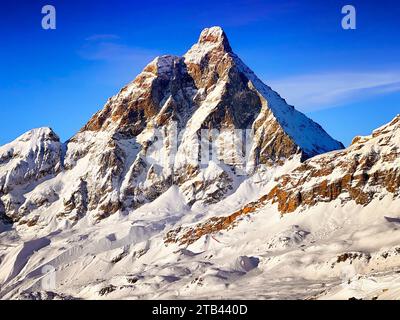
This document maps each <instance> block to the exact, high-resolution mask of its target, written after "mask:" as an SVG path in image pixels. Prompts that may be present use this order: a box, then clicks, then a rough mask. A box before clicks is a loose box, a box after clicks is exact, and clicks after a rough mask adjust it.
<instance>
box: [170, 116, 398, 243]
mask: <svg viewBox="0 0 400 320" xmlns="http://www.w3.org/2000/svg"><path fill="white" fill-rule="evenodd" d="M386 195H389V196H391V197H393V200H395V199H396V198H397V199H398V198H400V115H398V116H397V117H395V118H394V119H393V120H392V121H391V122H390V123H389V124H387V125H385V126H383V127H381V128H379V129H377V130H375V131H373V133H372V134H371V135H370V136H366V137H360V136H358V137H356V138H354V140H353V143H352V145H351V146H350V147H348V148H347V149H345V150H342V151H333V152H330V153H326V154H322V155H320V156H317V157H314V158H312V159H309V160H307V161H305V162H304V163H302V164H300V165H299V166H298V167H297V168H295V169H294V170H292V171H290V172H289V173H287V174H283V175H281V176H280V177H279V178H278V179H277V181H276V184H275V186H274V187H272V189H271V190H270V191H269V192H268V193H267V194H265V195H263V196H262V197H261V198H259V199H258V200H257V201H253V202H250V203H248V204H246V205H245V206H244V207H243V208H241V209H240V210H237V211H235V212H233V213H231V214H229V215H224V216H218V217H212V218H209V219H207V220H205V221H202V222H199V223H197V224H195V225H192V226H187V227H178V228H175V229H172V230H170V231H169V232H168V233H167V234H166V235H165V237H164V242H165V244H173V243H176V244H178V245H184V246H188V245H190V244H192V243H194V242H196V241H197V240H199V239H200V238H201V237H204V236H209V235H213V234H216V233H217V232H220V231H223V230H231V229H232V228H234V227H236V226H237V224H238V223H239V220H240V218H241V217H243V216H245V215H248V214H251V213H253V212H256V211H258V210H259V209H263V208H265V207H266V206H271V205H273V204H277V206H278V210H279V212H280V214H281V215H284V214H288V213H290V212H294V211H296V210H297V209H299V210H304V209H306V208H309V207H310V206H314V205H317V204H318V203H321V202H331V201H333V200H335V199H340V200H341V202H342V204H344V203H346V202H348V201H354V202H356V203H357V204H360V205H364V206H366V205H368V204H369V203H370V202H371V201H372V200H373V199H375V198H378V199H382V198H383V197H385V196H386Z"/></svg>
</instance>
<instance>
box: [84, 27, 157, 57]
mask: <svg viewBox="0 0 400 320" xmlns="http://www.w3.org/2000/svg"><path fill="white" fill-rule="evenodd" d="M85 40H86V42H85V43H84V45H83V46H82V48H81V49H80V50H79V55H80V56H81V57H82V58H84V59H87V60H98V61H107V62H129V63H131V64H135V63H139V64H143V63H147V62H149V61H150V60H151V59H152V58H154V57H155V56H157V55H158V51H156V50H152V49H146V48H140V47H133V46H129V45H126V44H124V43H122V42H121V41H120V37H119V36H117V35H114V34H96V35H92V36H90V37H88V38H86V39H85Z"/></svg>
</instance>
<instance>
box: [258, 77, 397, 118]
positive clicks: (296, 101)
mask: <svg viewBox="0 0 400 320" xmlns="http://www.w3.org/2000/svg"><path fill="white" fill-rule="evenodd" d="M265 82H266V83H268V84H269V85H270V86H271V87H272V88H273V89H274V90H276V91H277V92H279V94H280V95H281V96H282V97H284V98H285V99H286V100H287V101H288V103H290V104H293V105H295V106H296V108H298V109H300V110H302V111H315V110H320V109H326V108H331V107H336V106H339V105H343V104H345V103H349V102H354V101H359V100H362V99H365V98H368V97H371V96H376V95H381V94H388V93H392V92H397V91H400V71H390V72H389V71H373V72H331V73H319V74H306V75H298V76H292V77H288V78H283V79H276V80H267V81H265Z"/></svg>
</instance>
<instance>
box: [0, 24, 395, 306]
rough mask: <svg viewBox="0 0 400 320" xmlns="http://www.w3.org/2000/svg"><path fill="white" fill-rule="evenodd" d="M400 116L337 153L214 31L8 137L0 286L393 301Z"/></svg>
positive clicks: (55, 292) (0, 209) (0, 194)
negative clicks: (58, 128) (79, 107)
mask: <svg viewBox="0 0 400 320" xmlns="http://www.w3.org/2000/svg"><path fill="white" fill-rule="evenodd" d="M399 119H400V117H399V116H397V117H396V118H395V119H394V120H393V121H392V122H391V123H389V124H388V125H386V126H383V127H381V128H379V129H377V130H376V131H374V132H373V133H372V134H371V136H368V137H356V138H355V140H354V143H353V144H352V146H350V147H349V148H348V149H345V150H337V149H342V148H343V145H342V144H341V143H339V142H337V141H336V140H334V139H332V138H331V137H330V136H329V135H328V134H327V133H326V132H325V131H324V130H323V129H322V128H321V127H320V126H319V125H318V124H316V123H314V122H313V121H312V120H311V119H308V118H307V117H306V116H305V115H303V114H302V113H300V112H298V111H296V110H295V109H294V108H293V107H292V106H289V105H287V104H286V102H285V101H284V99H282V98H281V97H280V96H279V95H278V94H277V93H276V92H274V91H273V90H272V89H271V88H269V87H268V86H267V85H265V84H263V83H262V82H261V81H260V80H259V79H258V78H257V77H256V75H255V74H254V73H253V72H252V71H251V70H249V69H248V68H247V67H246V66H245V65H244V63H243V62H242V61H241V60H240V58H239V57H237V56H236V55H235V54H234V53H233V51H232V48H231V47H230V45H229V41H228V39H227V37H226V35H225V33H224V32H223V30H222V29H221V28H219V27H213V28H208V29H205V30H203V32H202V33H201V35H200V38H199V41H198V42H197V43H196V44H195V45H194V46H193V47H192V48H191V49H190V50H189V51H188V52H187V53H186V54H185V55H184V56H183V57H177V56H171V55H167V56H161V57H158V58H156V59H155V60H153V61H152V62H150V63H149V64H148V65H147V66H146V67H145V69H144V70H143V72H142V73H140V74H139V75H138V76H137V77H136V79H135V80H134V81H133V82H131V83H130V84H128V85H127V86H125V87H124V88H123V89H121V91H120V92H119V93H118V94H117V95H115V96H114V97H112V98H110V99H109V100H108V101H107V103H106V104H105V106H104V108H103V109H102V110H100V111H99V112H98V113H96V114H95V115H94V116H93V117H92V118H91V119H90V120H89V122H88V123H87V124H86V125H85V126H84V127H83V128H82V129H81V130H80V131H79V132H78V133H77V134H76V135H75V136H74V137H72V138H71V139H70V140H69V141H67V142H66V143H64V144H63V143H61V142H60V141H59V139H58V137H57V136H56V135H55V133H54V132H53V131H52V130H51V129H49V128H42V129H35V130H32V131H30V132H28V133H26V134H25V135H23V136H21V137H20V138H18V139H17V140H16V141H14V142H12V143H10V144H7V145H5V146H3V147H0V286H1V287H0V288H1V290H0V298H2V299H74V298H75V299H78V298H83V299H114V298H118V299H149V298H161V299H164V298H170V299H171V298H173V299H178V298H206V299H208V298H256V299H266V298H267V299H276V298H283V299H293V298H296V299H297V298H301V299H326V298H339V299H347V298H350V297H356V298H367V299H369V298H370V299H372V298H373V299H375V298H377V299H385V298H398V296H397V293H398V292H399V291H398V290H399V281H398V280H397V276H396V275H397V272H398V266H399V262H400V261H399V257H400V246H398V243H399V240H400V239H399V237H400V234H399V231H398V230H399V223H400V216H399V209H400V202H399V201H400V200H399V192H398V190H399V188H400V179H399V176H400V175H399V167H400V166H399V164H400V163H399V158H400V157H399V151H398V150H399V148H400V140H399V137H400V127H399V124H400V121H399ZM238 132H239V135H238ZM247 134H248V135H247ZM238 136H239V137H241V138H238ZM243 136H245V139H242V138H243ZM176 137H178V138H176ZM244 140H245V141H244ZM244 150H246V151H248V152H244ZM335 150H337V151H335ZM210 153H212V154H210ZM203 157H204V158H205V161H204V159H203Z"/></svg>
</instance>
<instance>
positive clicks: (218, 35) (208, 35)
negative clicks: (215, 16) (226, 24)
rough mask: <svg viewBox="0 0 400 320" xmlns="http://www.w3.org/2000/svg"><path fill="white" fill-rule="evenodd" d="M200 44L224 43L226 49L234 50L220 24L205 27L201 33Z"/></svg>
mask: <svg viewBox="0 0 400 320" xmlns="http://www.w3.org/2000/svg"><path fill="white" fill-rule="evenodd" d="M198 45H222V46H223V48H224V49H225V50H226V51H228V52H230V51H231V50H232V49H231V46H230V44H229V41H228V37H227V36H226V34H225V32H224V30H222V28H221V27H218V26H217V27H211V28H205V29H204V30H203V31H202V32H201V34H200V37H199V41H198Z"/></svg>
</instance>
